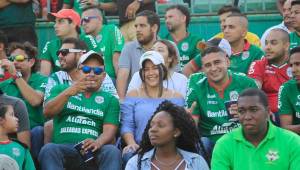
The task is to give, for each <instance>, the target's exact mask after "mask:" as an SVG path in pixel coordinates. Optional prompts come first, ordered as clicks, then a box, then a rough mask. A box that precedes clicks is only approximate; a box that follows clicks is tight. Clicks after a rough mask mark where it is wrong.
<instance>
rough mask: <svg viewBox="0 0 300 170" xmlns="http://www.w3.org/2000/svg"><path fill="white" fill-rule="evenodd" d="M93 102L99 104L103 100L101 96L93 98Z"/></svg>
mask: <svg viewBox="0 0 300 170" xmlns="http://www.w3.org/2000/svg"><path fill="white" fill-rule="evenodd" d="M95 102H96V103H98V104H101V103H103V102H104V98H103V97H102V96H97V97H95Z"/></svg>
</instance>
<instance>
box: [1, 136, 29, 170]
mask: <svg viewBox="0 0 300 170" xmlns="http://www.w3.org/2000/svg"><path fill="white" fill-rule="evenodd" d="M0 167H2V168H4V169H5V170H9V169H13V168H14V167H17V168H16V169H20V170H35V166H34V163H33V160H32V158H31V155H30V151H29V149H27V148H25V147H24V146H22V145H21V144H20V143H18V142H15V141H6V142H0ZM2 168H1V169H2Z"/></svg>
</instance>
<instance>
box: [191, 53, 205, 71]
mask: <svg viewBox="0 0 300 170" xmlns="http://www.w3.org/2000/svg"><path fill="white" fill-rule="evenodd" d="M191 63H192V66H193V67H194V69H195V70H200V69H201V68H202V61H201V55H200V54H198V55H197V56H196V57H195V58H193V59H192V60H191Z"/></svg>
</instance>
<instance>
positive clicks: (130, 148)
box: [123, 143, 140, 154]
mask: <svg viewBox="0 0 300 170" xmlns="http://www.w3.org/2000/svg"><path fill="white" fill-rule="evenodd" d="M139 147H140V146H139V145H138V144H136V143H135V144H130V145H127V146H126V147H125V148H124V149H123V154H125V153H128V152H135V151H136V150H138V149H139Z"/></svg>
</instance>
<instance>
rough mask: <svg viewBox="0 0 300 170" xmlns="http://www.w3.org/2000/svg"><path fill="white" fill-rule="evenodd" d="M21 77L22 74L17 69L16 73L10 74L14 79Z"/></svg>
mask: <svg viewBox="0 0 300 170" xmlns="http://www.w3.org/2000/svg"><path fill="white" fill-rule="evenodd" d="M22 77H23V75H22V73H21V72H19V71H17V72H16V75H13V76H12V78H13V79H14V80H16V79H19V78H22Z"/></svg>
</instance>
